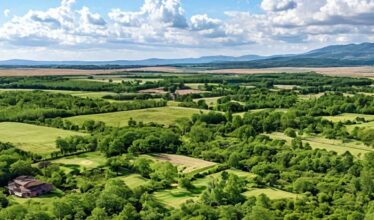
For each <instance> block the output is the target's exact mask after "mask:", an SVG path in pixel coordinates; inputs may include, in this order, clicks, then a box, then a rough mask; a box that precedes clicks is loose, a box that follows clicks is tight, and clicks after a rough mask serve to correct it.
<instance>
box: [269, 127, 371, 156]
mask: <svg viewBox="0 0 374 220" xmlns="http://www.w3.org/2000/svg"><path fill="white" fill-rule="evenodd" d="M267 135H268V136H270V137H271V138H274V139H281V140H286V141H287V143H288V144H290V143H291V141H292V138H290V137H288V136H286V135H285V134H283V133H278V132H275V133H271V134H267ZM301 138H302V140H303V142H304V143H309V144H310V146H311V147H312V148H315V149H325V150H328V151H334V152H337V153H338V154H343V153H345V152H346V151H349V152H350V153H351V154H352V155H355V156H362V155H364V154H366V153H368V152H372V151H374V149H373V148H370V147H368V146H365V145H364V144H363V143H360V142H357V141H351V142H349V143H344V142H343V141H341V140H333V139H327V138H323V137H314V136H305V137H304V136H302V137H301Z"/></svg>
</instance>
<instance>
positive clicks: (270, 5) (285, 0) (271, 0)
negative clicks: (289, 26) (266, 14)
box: [261, 0, 297, 11]
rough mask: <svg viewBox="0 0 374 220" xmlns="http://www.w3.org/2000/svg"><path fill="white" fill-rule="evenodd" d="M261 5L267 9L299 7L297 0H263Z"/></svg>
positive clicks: (281, 9) (276, 9) (277, 9)
mask: <svg viewBox="0 0 374 220" xmlns="http://www.w3.org/2000/svg"><path fill="white" fill-rule="evenodd" d="M261 7H262V8H263V9H264V10H265V11H287V10H291V9H294V8H296V7H297V2H296V0H263V1H262V3H261Z"/></svg>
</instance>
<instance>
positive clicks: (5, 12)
mask: <svg viewBox="0 0 374 220" xmlns="http://www.w3.org/2000/svg"><path fill="white" fill-rule="evenodd" d="M3 15H4V16H5V17H9V15H10V10H9V9H5V10H4V11H3Z"/></svg>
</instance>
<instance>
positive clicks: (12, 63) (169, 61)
mask: <svg viewBox="0 0 374 220" xmlns="http://www.w3.org/2000/svg"><path fill="white" fill-rule="evenodd" d="M266 58H268V57H263V56H257V55H245V56H240V57H232V56H205V57H200V58H185V59H157V58H152V59H145V60H114V61H34V60H17V59H15V60H5V61H0V65H1V66H52V65H55V66H63V65H68V66H74V65H80V66H84V65H98V66H102V65H118V66H135V65H136V66H159V65H175V64H203V63H215V62H243V61H253V60H260V59H266Z"/></svg>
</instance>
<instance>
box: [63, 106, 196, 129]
mask: <svg viewBox="0 0 374 220" xmlns="http://www.w3.org/2000/svg"><path fill="white" fill-rule="evenodd" d="M198 113H200V110H199V109H192V108H182V107H174V106H168V107H161V108H148V109H140V110H132V111H122V112H114V113H105V114H93V115H83V116H75V117H70V118H67V120H69V121H71V122H73V123H76V124H82V123H83V122H84V121H86V120H95V121H102V122H104V123H105V124H106V125H109V126H113V127H124V126H127V124H128V121H129V119H130V118H133V119H134V120H135V121H138V122H140V121H141V122H144V123H149V122H155V123H159V124H165V125H170V124H172V123H173V122H175V120H177V119H179V118H190V117H191V116H192V115H193V114H198Z"/></svg>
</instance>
